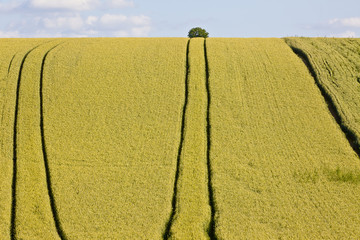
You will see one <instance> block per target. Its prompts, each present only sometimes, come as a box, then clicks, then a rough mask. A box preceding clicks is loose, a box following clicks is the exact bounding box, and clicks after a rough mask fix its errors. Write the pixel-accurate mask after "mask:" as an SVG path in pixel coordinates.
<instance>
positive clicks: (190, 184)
mask: <svg viewBox="0 0 360 240" xmlns="http://www.w3.org/2000/svg"><path fill="white" fill-rule="evenodd" d="M188 57H189V71H188V74H189V76H188V100H187V106H186V109H185V127H184V139H183V146H182V151H181V157H180V164H179V176H178V181H177V184H178V186H177V187H176V188H177V194H176V197H177V199H176V208H175V215H174V219H173V221H172V225H171V228H170V236H169V238H171V239H208V238H209V236H208V228H209V223H210V220H211V209H210V205H209V192H208V169H207V161H206V160H207V158H206V157H207V121H206V116H207V103H208V102H207V101H208V99H207V91H206V71H205V70H206V69H205V58H204V39H202V38H201V39H192V40H191V41H190V46H189V55H188Z"/></svg>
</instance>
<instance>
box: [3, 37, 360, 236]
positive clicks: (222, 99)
mask: <svg viewBox="0 0 360 240" xmlns="http://www.w3.org/2000/svg"><path fill="white" fill-rule="evenodd" d="M287 44H289V45H290V46H292V47H293V48H296V49H300V50H301V51H303V54H304V55H306V56H307V57H308V59H309V62H310V63H309V66H308V67H309V68H310V69H311V67H312V68H313V69H314V72H315V74H316V78H317V79H315V80H317V81H318V82H319V83H320V84H321V85H320V86H323V87H324V89H326V91H327V93H328V95H330V96H331V99H330V100H332V101H334V106H335V109H336V110H337V111H338V112H339V115H340V117H341V120H342V122H341V125H343V126H342V128H343V129H341V127H340V125H339V124H338V123H337V122H336V121H335V119H334V117H333V116H332V114H331V113H330V111H329V108H328V106H327V103H326V102H325V100H324V97H323V96H322V94H321V92H320V90H319V87H318V86H317V85H316V84H315V80H314V78H313V77H312V76H311V74H310V72H309V70H308V68H307V66H306V65H305V64H304V62H303V61H302V60H301V59H300V58H299V57H298V56H297V55H296V54H295V53H294V52H293V51H292V49H291V48H290V47H289V46H288V45H287ZM359 60H360V41H359V40H358V39H353V40H345V39H305V38H289V39H285V41H284V40H283V39H220V38H219V39H217V38H209V39H207V40H206V41H204V39H191V40H189V39H187V38H149V39H147V38H136V39H135V38H118V39H116V38H94V39H0V110H1V116H0V131H1V132H0V172H1V174H0V239H5V240H9V239H280V238H283V239H331V238H336V239H356V238H357V237H358V236H359V235H360V199H359V196H360V159H359V157H358V155H357V154H356V153H355V151H354V150H353V149H352V148H351V146H350V144H349V141H348V139H347V138H346V136H345V134H344V132H343V130H344V126H345V127H346V128H347V129H349V131H352V132H354V134H355V135H356V138H357V141H358V140H359V139H360V138H359V136H360V134H359V133H360V125H359V123H360V110H359V108H358V106H359V105H360V99H359V96H360V94H359V92H360V83H358V81H359V82H360V80H359V79H360V75H359V74H360V65H359ZM358 78H359V79H358ZM345 130H346V129H345Z"/></svg>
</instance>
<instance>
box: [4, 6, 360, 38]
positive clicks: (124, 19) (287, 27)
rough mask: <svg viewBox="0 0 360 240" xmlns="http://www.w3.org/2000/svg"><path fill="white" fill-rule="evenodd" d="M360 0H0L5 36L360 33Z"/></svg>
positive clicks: (322, 35)
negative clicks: (200, 30)
mask: <svg viewBox="0 0 360 240" xmlns="http://www.w3.org/2000/svg"><path fill="white" fill-rule="evenodd" d="M359 10H360V0H297V1H292V0H247V1H242V0H221V1H219V0H181V1H175V0H0V38H14V37H15V38H18V37H27V38H28V37H186V36H187V33H188V31H189V30H190V29H191V28H193V27H202V28H205V29H206V30H207V31H208V32H209V36H210V37H288V36H306V37H360V11H359Z"/></svg>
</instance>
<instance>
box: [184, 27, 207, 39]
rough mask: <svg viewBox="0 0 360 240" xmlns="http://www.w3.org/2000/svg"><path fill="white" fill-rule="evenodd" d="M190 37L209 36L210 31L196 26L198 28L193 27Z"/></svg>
mask: <svg viewBox="0 0 360 240" xmlns="http://www.w3.org/2000/svg"><path fill="white" fill-rule="evenodd" d="M188 37H189V38H195V37H202V38H207V37H209V33H208V32H207V31H206V30H205V29H203V28H200V27H196V28H192V29H191V30H190V31H189V34H188Z"/></svg>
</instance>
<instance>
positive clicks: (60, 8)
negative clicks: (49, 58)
mask: <svg viewBox="0 0 360 240" xmlns="http://www.w3.org/2000/svg"><path fill="white" fill-rule="evenodd" d="M131 6H134V3H133V0H11V1H7V2H1V0H0V11H6V13H7V14H10V15H12V17H11V18H10V19H9V20H10V21H8V23H3V24H2V25H1V23H0V37H86V36H88V37H145V36H148V34H149V33H150V31H151V18H150V17H148V16H145V15H141V14H139V15H132V16H131V15H130V16H129V15H125V14H121V13H120V14H114V13H112V14H111V13H110V12H109V11H108V10H109V8H111V9H114V8H122V7H131ZM0 17H1V16H0Z"/></svg>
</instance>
